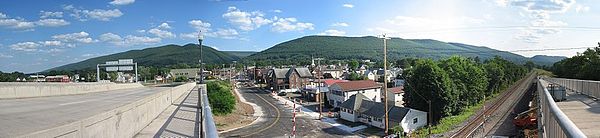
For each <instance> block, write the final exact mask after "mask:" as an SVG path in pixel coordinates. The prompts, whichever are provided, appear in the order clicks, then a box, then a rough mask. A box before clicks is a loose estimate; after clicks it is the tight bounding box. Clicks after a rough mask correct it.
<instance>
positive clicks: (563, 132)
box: [537, 79, 586, 138]
mask: <svg viewBox="0 0 600 138" xmlns="http://www.w3.org/2000/svg"><path fill="white" fill-rule="evenodd" d="M543 81H545V80H542V79H538V85H537V87H538V88H537V91H538V95H539V99H540V104H539V106H540V110H539V111H540V112H539V114H538V115H539V118H540V119H538V127H539V129H540V130H539V137H544V138H567V137H568V138H585V137H586V136H585V134H583V132H581V130H579V128H577V126H575V124H574V123H573V122H572V121H571V120H570V119H569V118H568V117H567V115H565V114H564V113H563V112H562V111H561V110H560V108H558V105H556V102H554V99H553V98H552V96H551V95H550V92H549V91H548V89H547V88H546V86H544V85H543V83H542V82H543ZM559 85H560V84H559Z"/></svg>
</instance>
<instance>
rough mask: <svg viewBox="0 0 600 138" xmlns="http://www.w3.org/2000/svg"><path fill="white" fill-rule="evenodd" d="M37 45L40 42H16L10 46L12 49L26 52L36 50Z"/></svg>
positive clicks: (38, 45)
mask: <svg viewBox="0 0 600 138" xmlns="http://www.w3.org/2000/svg"><path fill="white" fill-rule="evenodd" d="M39 47H40V44H38V43H35V42H21V43H16V44H12V45H10V48H11V49H13V50H19V51H27V52H33V51H37V50H38V48H39Z"/></svg>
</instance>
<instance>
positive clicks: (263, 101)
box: [219, 88, 355, 138]
mask: <svg viewBox="0 0 600 138" xmlns="http://www.w3.org/2000/svg"><path fill="white" fill-rule="evenodd" d="M239 90H240V91H239V92H240V94H241V95H242V96H243V97H244V98H245V99H246V100H247V101H248V102H252V103H255V104H257V105H258V106H260V107H262V110H263V111H264V115H263V116H262V117H261V118H262V120H261V121H259V122H256V123H254V124H252V125H250V126H247V127H244V128H240V129H237V130H234V131H230V132H225V133H222V134H219V136H220V137H261V138H262V137H288V136H290V135H291V133H292V125H293V123H292V111H291V109H290V108H285V107H284V106H283V105H281V104H278V102H276V99H274V98H272V97H271V96H270V95H269V94H270V93H268V92H265V91H262V90H259V89H256V88H240V89H239ZM347 136H355V135H354V134H349V133H347V132H345V131H342V130H340V129H337V128H334V127H332V126H330V125H328V124H325V123H323V122H320V121H318V120H315V119H314V118H310V117H306V116H297V117H296V137H327V138H330V137H347Z"/></svg>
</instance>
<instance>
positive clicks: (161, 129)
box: [135, 87, 201, 138]
mask: <svg viewBox="0 0 600 138" xmlns="http://www.w3.org/2000/svg"><path fill="white" fill-rule="evenodd" d="M174 103H175V104H172V105H171V106H169V107H168V108H167V109H166V110H165V111H163V112H162V113H161V114H160V115H159V116H158V117H157V118H156V119H154V121H152V123H150V124H149V125H148V126H146V127H145V128H144V129H143V130H142V131H140V132H139V133H138V134H137V135H136V136H135V137H136V138H148V137H198V127H199V126H198V123H199V122H200V121H199V118H200V114H201V113H200V111H199V110H198V87H194V89H193V90H192V91H191V92H188V93H185V94H184V95H183V96H181V97H179V98H178V99H176V100H175V101H174Z"/></svg>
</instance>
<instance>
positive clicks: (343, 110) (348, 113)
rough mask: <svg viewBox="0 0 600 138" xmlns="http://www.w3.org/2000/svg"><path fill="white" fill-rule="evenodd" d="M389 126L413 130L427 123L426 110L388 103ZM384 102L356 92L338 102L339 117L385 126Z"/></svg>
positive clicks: (405, 130) (408, 130) (379, 126)
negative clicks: (340, 102) (345, 99)
mask: <svg viewBox="0 0 600 138" xmlns="http://www.w3.org/2000/svg"><path fill="white" fill-rule="evenodd" d="M388 113H389V117H388V121H389V124H390V126H389V128H392V127H395V126H401V127H402V129H403V130H404V132H406V133H410V132H414V131H415V130H417V129H418V128H420V127H423V126H425V125H426V124H427V112H423V111H419V110H415V109H411V108H405V107H398V106H393V105H389V107H388ZM384 117H385V110H384V104H383V103H381V102H374V101H371V100H369V99H368V98H367V97H366V96H364V95H362V94H356V95H353V96H352V97H350V99H348V100H347V101H345V102H343V103H342V104H340V118H341V119H344V120H348V121H351V122H362V123H365V124H368V125H371V126H374V127H378V128H385V125H384Z"/></svg>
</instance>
